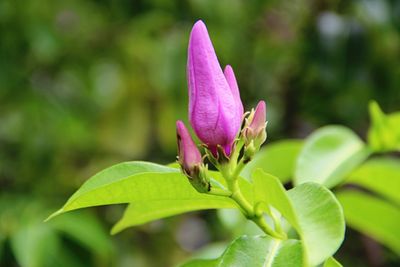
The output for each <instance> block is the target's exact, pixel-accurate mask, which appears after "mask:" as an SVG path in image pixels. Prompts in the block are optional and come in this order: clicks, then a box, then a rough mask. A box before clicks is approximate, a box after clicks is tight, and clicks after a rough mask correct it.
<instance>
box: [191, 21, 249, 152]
mask: <svg viewBox="0 0 400 267" xmlns="http://www.w3.org/2000/svg"><path fill="white" fill-rule="evenodd" d="M188 50H189V51H188V63H187V76H188V85H189V120H190V123H191V125H192V127H193V129H194V131H195V133H196V135H197V136H198V137H199V139H200V140H201V141H203V142H204V143H206V144H207V145H209V146H210V147H211V146H216V145H221V146H223V147H226V146H229V145H231V144H232V143H233V141H234V139H235V137H236V135H237V133H238V132H239V130H240V123H241V119H242V114H243V106H242V105H241V101H240V96H239V92H238V89H237V85H236V89H234V90H232V88H231V87H230V85H229V84H228V81H227V79H226V78H225V75H224V73H223V72H222V69H221V66H220V64H219V62H218V59H217V55H216V54H215V51H214V48H213V45H212V43H211V40H210V37H209V35H208V32H207V28H206V26H205V25H204V23H203V22H202V21H198V22H196V23H195V25H194V26H193V29H192V32H191V34H190V40H189V49H188ZM232 73H233V72H232ZM230 77H231V76H230ZM233 77H234V76H233ZM238 99H239V101H240V105H238ZM239 113H241V114H240V115H239ZM238 121H239V122H238Z"/></svg>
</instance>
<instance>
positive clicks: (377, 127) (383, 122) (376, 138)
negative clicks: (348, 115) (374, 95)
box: [368, 101, 400, 152]
mask: <svg viewBox="0 0 400 267" xmlns="http://www.w3.org/2000/svg"><path fill="white" fill-rule="evenodd" d="M369 113H370V117H371V126H370V128H369V130H368V144H369V146H370V147H371V148H372V149H373V150H374V151H375V152H387V151H394V150H398V151H400V113H399V112H397V113H393V114H390V115H386V114H385V113H383V112H382V110H381V108H380V107H379V105H378V103H376V102H375V101H372V102H371V103H370V105H369Z"/></svg>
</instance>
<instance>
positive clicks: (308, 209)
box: [253, 170, 345, 265]
mask: <svg viewBox="0 0 400 267" xmlns="http://www.w3.org/2000/svg"><path fill="white" fill-rule="evenodd" d="M253 181H254V188H258V189H255V195H256V198H257V197H263V198H261V199H260V200H262V201H264V202H266V203H268V204H270V205H271V206H273V207H274V208H275V209H277V210H278V211H279V212H280V213H281V214H282V215H283V216H284V217H285V219H286V220H287V221H288V222H289V223H290V224H291V225H292V226H293V227H294V228H295V229H296V231H297V232H298V234H299V235H300V237H301V240H302V242H303V245H304V252H305V254H306V255H307V259H308V263H309V264H311V265H318V264H320V263H322V262H323V261H324V260H325V259H327V258H328V257H329V256H331V255H332V254H333V253H334V252H335V251H336V250H337V249H338V248H339V246H340V244H341V243H342V241H343V238H344V232H345V223H344V218H343V211H342V208H341V206H340V204H339V202H338V201H337V200H336V198H335V196H334V195H333V194H332V192H331V191H329V190H328V189H326V188H325V187H323V186H321V185H319V184H316V183H304V184H301V185H299V186H297V187H295V188H293V189H291V190H289V191H285V188H284V187H283V185H282V184H281V183H280V181H279V180H278V178H276V177H274V176H272V175H269V174H266V173H263V172H262V171H261V170H257V171H255V172H254V174H253ZM257 191H258V193H257ZM262 192H264V194H262Z"/></svg>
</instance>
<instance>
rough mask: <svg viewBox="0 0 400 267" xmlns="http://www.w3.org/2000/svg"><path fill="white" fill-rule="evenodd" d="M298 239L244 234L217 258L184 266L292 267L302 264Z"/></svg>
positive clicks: (183, 266)
mask: <svg viewBox="0 0 400 267" xmlns="http://www.w3.org/2000/svg"><path fill="white" fill-rule="evenodd" d="M302 255H303V253H302V248H301V244H300V241H298V240H285V241H281V240H276V239H273V238H271V237H268V236H242V237H239V238H238V239H236V240H235V241H233V242H232V243H231V244H230V245H229V247H228V248H227V249H226V250H225V252H224V253H223V254H222V255H221V256H220V257H219V258H217V259H215V260H194V261H191V262H188V263H186V264H184V265H182V267H197V266H202V267H231V266H235V267H242V266H243V267H248V266H252V267H291V266H293V267H294V266H302V262H303V258H302V257H303V256H302Z"/></svg>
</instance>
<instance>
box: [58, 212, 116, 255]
mask: <svg viewBox="0 0 400 267" xmlns="http://www.w3.org/2000/svg"><path fill="white" fill-rule="evenodd" d="M50 225H51V226H52V227H53V228H54V229H56V230H58V231H61V232H63V233H65V234H66V235H68V236H69V237H71V238H72V239H74V240H76V241H78V242H79V243H80V244H81V245H82V246H84V247H86V248H88V249H89V250H90V251H92V252H94V253H96V254H97V256H98V257H100V258H101V260H102V261H103V262H105V261H107V260H110V259H111V254H112V252H113V251H112V249H113V247H112V243H111V241H110V238H109V236H108V234H107V232H106V231H105V229H104V228H103V227H102V225H100V223H99V221H98V220H97V219H96V217H94V216H92V215H91V214H89V213H87V212H82V211H80V212H77V213H70V214H65V215H64V216H60V217H57V218H54V219H53V220H52V221H51V222H50Z"/></svg>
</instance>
